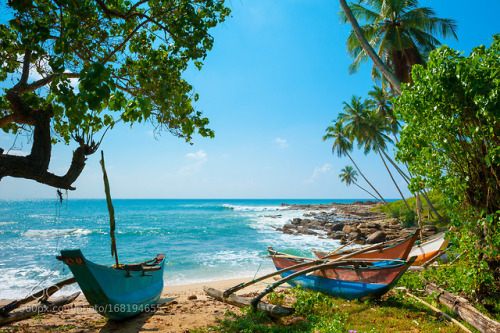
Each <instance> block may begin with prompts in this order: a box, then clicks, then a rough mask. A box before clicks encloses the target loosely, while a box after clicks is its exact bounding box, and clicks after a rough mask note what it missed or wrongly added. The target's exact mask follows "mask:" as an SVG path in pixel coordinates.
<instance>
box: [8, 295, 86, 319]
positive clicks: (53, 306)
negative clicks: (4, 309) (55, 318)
mask: <svg viewBox="0 0 500 333" xmlns="http://www.w3.org/2000/svg"><path fill="white" fill-rule="evenodd" d="M78 295H80V292H77V293H74V294H73V295H71V296H65V297H60V298H58V299H56V300H54V301H52V302H44V303H42V304H40V305H33V306H30V307H28V308H26V309H23V310H20V311H16V312H12V313H10V314H9V315H7V316H6V317H0V326H3V325H6V324H9V323H13V322H16V321H19V320H23V319H26V318H29V317H32V316H35V315H38V314H41V313H46V312H57V311H60V310H62V306H64V305H66V304H69V303H71V302H73V301H74V300H75V298H77V297H78Z"/></svg>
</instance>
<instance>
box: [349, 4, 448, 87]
mask: <svg viewBox="0 0 500 333" xmlns="http://www.w3.org/2000/svg"><path fill="white" fill-rule="evenodd" d="M340 2H341V5H342V2H345V1H344V0H341V1H340ZM342 8H343V9H344V11H343V12H341V13H340V17H341V20H342V22H343V23H347V22H351V24H352V23H353V21H352V18H350V17H349V15H350V14H348V13H347V11H346V8H344V6H342ZM350 11H351V15H352V16H354V18H357V19H358V20H362V21H363V22H365V23H366V24H365V25H363V26H361V27H359V29H360V31H358V32H356V29H355V27H354V26H353V31H352V32H351V34H350V35H349V37H348V39H347V51H348V53H349V54H350V55H351V56H352V57H353V58H354V62H353V63H352V65H351V66H350V67H349V71H350V73H355V72H356V71H357V69H358V67H359V65H360V64H361V63H363V62H365V61H366V60H367V55H368V54H369V50H367V49H366V45H365V43H364V42H363V41H361V40H360V38H359V32H361V33H362V35H363V36H364V38H366V40H367V41H368V43H369V45H370V46H371V47H372V48H374V49H376V50H377V56H378V57H379V58H380V59H381V60H382V61H383V62H384V63H385V64H386V65H387V66H388V67H389V68H391V69H392V71H393V72H394V74H395V75H396V77H397V78H398V79H399V80H400V81H402V82H405V83H408V82H411V76H410V73H411V67H412V66H413V65H415V64H425V62H426V58H427V55H428V54H429V52H430V51H432V50H433V49H435V48H436V47H437V46H438V45H440V44H441V43H440V42H439V40H437V39H436V38H435V37H434V36H435V35H441V36H442V37H444V38H448V37H454V38H455V39H457V35H456V29H457V25H456V22H455V21H454V20H452V19H442V18H438V17H436V16H435V12H434V10H433V9H431V8H429V7H419V3H418V0H359V2H358V3H352V4H351V5H350ZM370 57H371V56H370ZM371 58H372V57H371ZM372 59H373V58H372ZM376 67H377V68H378V69H379V70H380V68H379V66H376ZM383 74H384V76H386V77H387V75H385V73H383ZM388 79H389V78H388ZM389 81H391V80H390V79H389ZM391 83H392V82H391ZM393 86H394V85H393Z"/></svg>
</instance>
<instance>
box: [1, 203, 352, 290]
mask: <svg viewBox="0 0 500 333" xmlns="http://www.w3.org/2000/svg"><path fill="white" fill-rule="evenodd" d="M352 201H355V200H290V199H286V200H222V199H220V200H146V199H144V200H132V199H131V200H125V199H121V200H120V199H115V200H113V204H114V208H115V216H116V224H117V246H118V254H119V259H120V262H124V263H125V262H140V261H144V260H147V259H151V258H153V257H155V256H156V254H158V253H165V256H166V259H167V264H166V270H165V277H164V279H165V284H166V285H182V284H188V283H196V282H208V281H214V280H222V279H229V278H239V277H253V276H254V275H256V274H257V275H261V274H264V273H268V272H271V271H273V270H274V267H273V266H272V263H271V261H270V260H269V259H264V258H261V257H262V256H264V255H266V249H267V247H268V246H273V247H274V248H275V249H277V250H280V251H281V250H286V251H289V252H294V253H297V254H300V255H311V252H310V250H311V248H316V249H325V250H326V249H331V248H332V247H338V242H337V241H334V240H329V239H318V238H317V237H314V236H307V235H304V236H291V235H285V234H283V233H281V232H276V231H275V230H274V227H279V226H282V225H283V224H285V223H286V222H287V221H289V220H290V219H292V218H294V217H302V216H303V214H304V213H305V212H304V211H294V210H283V208H282V207H281V203H288V204H320V203H331V202H346V203H347V202H352ZM70 248H80V249H81V250H82V252H83V253H84V255H85V256H86V257H87V258H88V259H90V260H92V261H94V262H96V263H100V264H113V263H114V259H113V258H112V257H111V254H110V238H109V216H108V211H107V207H106V202H105V200H71V199H70V200H68V201H63V203H62V204H61V203H59V202H57V201H54V200H30V201H0V299H10V298H18V297H23V296H25V295H27V294H28V293H29V292H30V291H31V290H32V288H34V287H35V286H37V285H39V287H38V288H37V289H39V288H41V287H46V286H49V285H50V284H51V283H53V282H57V281H60V280H63V279H65V278H68V277H70V276H71V273H70V272H69V269H68V268H67V267H63V266H62V265H61V264H60V263H59V261H57V260H56V258H55V257H56V255H58V254H59V251H60V250H61V249H70ZM75 288H77V287H76V286H70V287H66V288H65V289H63V291H62V292H61V293H62V294H68V293H70V292H72V291H74V290H75Z"/></svg>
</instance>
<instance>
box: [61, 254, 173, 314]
mask: <svg viewBox="0 0 500 333" xmlns="http://www.w3.org/2000/svg"><path fill="white" fill-rule="evenodd" d="M58 259H59V260H62V261H63V262H64V263H66V265H68V266H69V268H70V270H71V272H72V273H73V275H74V277H75V279H76V281H77V282H78V285H79V286H80V288H81V289H82V291H83V294H84V295H85V297H86V298H87V301H88V302H89V303H90V305H91V306H92V307H93V308H94V309H95V310H96V311H97V312H98V313H100V314H101V315H103V316H105V317H107V318H109V319H113V320H122V319H125V318H128V317H131V316H134V315H136V314H139V313H141V312H144V311H148V310H149V309H150V307H151V306H153V305H154V304H156V303H157V302H158V299H159V298H160V295H161V292H162V290H163V269H164V265H165V258H164V255H163V254H159V255H158V256H157V257H156V258H155V259H152V260H150V261H146V262H143V263H139V264H129V265H126V264H125V265H120V267H118V268H114V267H109V266H103V265H98V264H95V263H93V262H91V261H90V260H88V259H86V258H85V257H84V256H83V254H82V252H81V251H80V250H63V251H61V256H60V257H58Z"/></svg>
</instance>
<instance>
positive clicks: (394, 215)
mask: <svg viewBox="0 0 500 333" xmlns="http://www.w3.org/2000/svg"><path fill="white" fill-rule="evenodd" d="M346 155H347V157H349V159H350V160H351V162H352V164H354V166H355V167H356V169H357V170H358V172H359V174H360V175H361V177H363V179H364V180H365V182H367V183H368V185H370V187H371V188H372V189H373V190H374V191H375V193H377V195H378V196H379V197H380V199H382V201H383V202H384V204H385V206H386V207H387V209H389V211H390V212H391V214H392V217H396V216H397V215H396V214H395V213H394V211H393V210H392V209H391V206H389V204H388V203H387V202H386V201H385V200H384V198H383V197H382V196H381V195H380V193H378V191H377V189H376V188H375V187H374V186H373V185H372V183H370V182H369V181H368V179H366V177H365V175H364V174H363V173H362V172H361V170H360V169H359V168H358V165H357V164H356V162H354V160H353V159H352V157H351V155H349V153H348V152H347V151H346Z"/></svg>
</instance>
